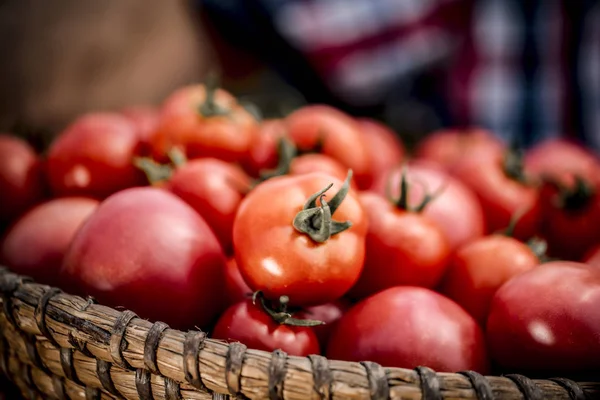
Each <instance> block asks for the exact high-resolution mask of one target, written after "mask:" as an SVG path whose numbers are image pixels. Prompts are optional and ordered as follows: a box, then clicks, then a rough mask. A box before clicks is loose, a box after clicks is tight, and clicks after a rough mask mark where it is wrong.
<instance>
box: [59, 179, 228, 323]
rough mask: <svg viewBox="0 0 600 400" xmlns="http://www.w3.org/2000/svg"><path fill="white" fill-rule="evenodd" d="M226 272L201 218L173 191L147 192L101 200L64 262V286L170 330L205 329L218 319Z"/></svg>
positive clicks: (125, 192) (218, 248)
mask: <svg viewBox="0 0 600 400" xmlns="http://www.w3.org/2000/svg"><path fill="white" fill-rule="evenodd" d="M224 269H225V257H224V255H223V252H222V250H221V246H219V242H218V240H217V238H216V237H215V235H214V234H213V233H212V231H211V230H210V228H209V227H208V225H207V224H206V222H205V221H204V220H203V219H202V217H200V216H199V215H198V213H196V212H195V211H194V209H193V208H191V207H190V206H189V205H187V204H186V203H185V202H184V201H183V200H181V199H179V198H178V197H177V196H175V195H174V194H171V193H169V192H167V191H165V190H162V189H157V188H151V187H149V188H131V189H126V190H123V191H121V192H119V193H116V194H114V195H112V196H110V197H109V198H108V199H106V200H105V201H104V202H102V204H100V206H99V207H98V209H97V210H96V212H95V213H94V214H93V215H92V216H91V217H90V218H89V219H88V220H87V221H86V222H85V223H84V224H83V226H82V227H81V229H80V230H79V231H78V232H77V234H76V235H75V238H74V239H73V243H72V244H71V247H70V248H69V251H68V252H67V254H66V256H65V261H64V264H63V272H64V273H65V276H66V278H67V280H68V282H69V283H71V284H73V285H77V287H78V288H81V289H82V290H83V292H84V293H85V294H89V295H92V296H94V297H96V298H97V299H98V300H99V301H100V302H101V303H104V304H106V305H108V306H113V307H114V306H123V307H126V308H129V309H131V310H132V311H134V312H136V313H137V314H138V315H139V316H140V317H142V318H148V319H151V320H154V321H164V322H166V323H168V324H170V325H171V327H173V328H175V329H188V328H191V327H193V326H194V325H198V326H201V327H206V326H207V325H209V324H210V323H211V322H212V320H213V318H214V317H216V316H217V314H218V313H219V312H220V311H221V306H222V302H223V297H224V293H223V285H224V283H225V282H224V276H223V275H224ZM157 294H159V295H160V301H158V300H157ZM199 305H201V307H199ZM174 310H176V312H174Z"/></svg>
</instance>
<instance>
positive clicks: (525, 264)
mask: <svg viewBox="0 0 600 400" xmlns="http://www.w3.org/2000/svg"><path fill="white" fill-rule="evenodd" d="M539 264H540V261H539V260H538V258H537V256H536V255H535V254H534V253H533V251H532V250H531V249H530V248H529V247H528V246H527V245H526V244H525V243H522V242H520V241H518V240H517V239H514V238H511V237H507V236H502V235H491V236H486V237H483V238H480V239H477V240H475V241H473V242H471V243H467V244H465V245H464V246H462V247H460V248H458V249H457V250H456V252H455V253H454V255H453V257H452V260H451V262H450V265H449V267H448V269H447V271H446V274H445V276H444V279H443V284H442V287H441V290H440V292H441V293H442V294H445V295H446V296H448V297H449V298H450V299H452V300H454V301H455V302H456V303H457V304H459V305H460V306H462V307H463V308H464V309H465V310H466V311H467V312H468V313H469V314H471V316H473V318H475V320H476V321H477V322H479V323H480V324H481V325H482V326H485V323H486V321H487V316H488V313H489V308H490V303H491V301H492V298H493V296H494V294H495V293H496V291H497V290H498V289H499V288H500V287H501V286H502V285H503V284H504V283H505V282H507V281H509V280H510V279H511V278H513V277H514V276H517V275H519V274H521V273H523V272H525V271H529V270H531V269H532V268H535V267H537V266H538V265H539Z"/></svg>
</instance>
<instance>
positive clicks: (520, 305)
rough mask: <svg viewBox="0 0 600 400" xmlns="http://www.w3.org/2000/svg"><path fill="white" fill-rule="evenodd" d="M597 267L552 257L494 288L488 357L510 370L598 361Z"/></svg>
mask: <svg viewBox="0 0 600 400" xmlns="http://www.w3.org/2000/svg"><path fill="white" fill-rule="evenodd" d="M598 304H600V270H598V269H597V268H592V267H590V266H588V265H586V264H581V263H575V262H567V261H556V262H550V263H546V264H542V265H540V266H539V267H537V268H534V269H532V270H531V271H528V272H525V273H523V274H521V275H519V276H517V277H515V278H513V279H511V280H510V281H508V282H507V283H506V284H505V285H504V286H502V287H501V288H500V290H498V292H497V293H496V295H495V296H494V299H493V300H492V305H491V308H490V315H489V318H488V322H487V341H488V345H489V349H490V353H491V355H492V357H493V359H494V360H495V361H496V362H497V363H498V364H499V365H500V366H502V367H505V368H510V369H512V370H515V369H518V370H522V371H525V370H531V371H533V370H535V371H540V372H541V371H551V372H552V373H559V372H563V373H564V372H572V371H586V370H587V371H591V370H594V369H597V368H599V367H600V307H598Z"/></svg>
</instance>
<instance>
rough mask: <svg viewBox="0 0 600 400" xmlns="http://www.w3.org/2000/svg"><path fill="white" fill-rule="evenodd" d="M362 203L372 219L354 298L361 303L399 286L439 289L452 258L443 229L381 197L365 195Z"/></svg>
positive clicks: (352, 293)
mask: <svg viewBox="0 0 600 400" xmlns="http://www.w3.org/2000/svg"><path fill="white" fill-rule="evenodd" d="M360 201H361V203H362V204H363V207H364V209H365V212H366V213H367V215H368V219H369V232H368V234H367V241H366V243H367V252H366V257H365V265H364V269H363V271H362V274H361V276H360V278H359V280H358V282H357V283H356V285H355V286H354V287H353V288H352V291H351V293H350V296H351V297H353V298H357V299H361V298H364V297H367V296H369V295H372V294H374V293H376V292H379V291H381V290H383V289H387V288H389V287H392V286H398V285H410V286H422V287H428V288H432V287H434V286H436V285H437V284H438V282H439V281H440V279H441V278H442V275H443V274H444V271H445V269H446V267H447V264H448V261H449V257H450V247H449V244H448V239H447V238H446V236H445V234H444V233H443V231H442V230H441V228H440V227H439V226H438V225H437V224H436V223H435V222H434V221H432V220H430V219H429V218H427V217H425V216H424V215H421V214H420V213H416V212H411V211H406V210H402V209H399V208H397V207H396V206H395V205H394V204H392V203H391V202H390V201H389V200H387V199H386V198H384V197H382V196H380V195H378V194H375V193H371V192H362V193H361V194H360Z"/></svg>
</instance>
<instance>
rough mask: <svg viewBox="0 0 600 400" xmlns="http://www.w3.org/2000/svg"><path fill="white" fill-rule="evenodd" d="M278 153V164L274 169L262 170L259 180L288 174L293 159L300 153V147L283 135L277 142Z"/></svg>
mask: <svg viewBox="0 0 600 400" xmlns="http://www.w3.org/2000/svg"><path fill="white" fill-rule="evenodd" d="M277 154H278V155H279V162H278V163H277V166H276V167H275V168H273V169H268V170H264V171H260V173H259V175H260V177H259V182H263V181H266V180H267V179H271V178H274V177H276V176H282V175H287V174H288V173H289V172H290V166H291V164H292V160H293V159H294V158H295V157H296V156H297V155H298V149H297V148H296V146H295V145H294V143H292V141H291V140H289V139H288V138H285V137H282V138H280V139H279V141H278V142H277Z"/></svg>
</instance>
